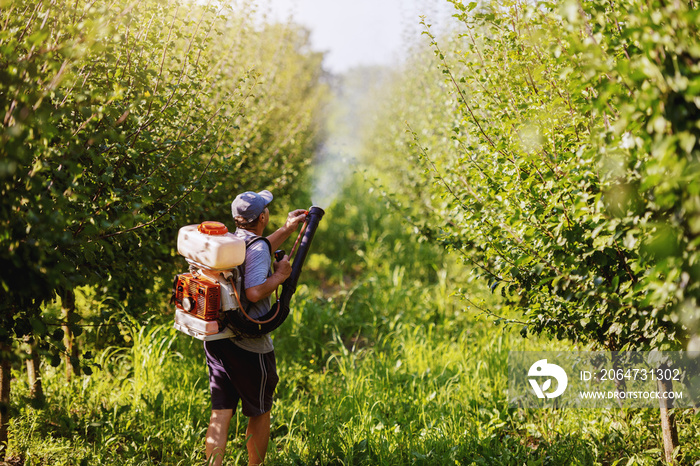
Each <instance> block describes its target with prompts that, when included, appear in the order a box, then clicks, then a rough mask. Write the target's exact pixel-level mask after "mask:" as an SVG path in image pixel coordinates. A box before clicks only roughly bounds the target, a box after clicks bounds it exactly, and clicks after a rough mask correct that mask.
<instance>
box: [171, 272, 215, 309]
mask: <svg viewBox="0 0 700 466" xmlns="http://www.w3.org/2000/svg"><path fill="white" fill-rule="evenodd" d="M174 291H175V306H176V307H177V308H178V309H182V310H183V311H185V312H188V313H190V314H192V315H194V316H197V317H199V318H200V319H204V320H216V319H218V318H219V310H220V309H221V286H220V285H219V284H218V283H214V282H212V281H210V280H208V279H206V278H203V277H196V276H194V275H192V274H191V273H183V274H180V275H178V276H177V280H176V283H175V290H174Z"/></svg>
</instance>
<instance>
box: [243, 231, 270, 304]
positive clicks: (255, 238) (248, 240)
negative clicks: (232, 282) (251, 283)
mask: <svg viewBox="0 0 700 466" xmlns="http://www.w3.org/2000/svg"><path fill="white" fill-rule="evenodd" d="M259 240H263V241H265V244H267V249H268V250H269V251H270V257H272V245H271V244H270V241H269V240H268V239H267V238H265V237H264V236H250V237H248V238H246V240H245V250H246V254H248V248H249V247H250V246H251V245H253V243H256V242H258V241H259ZM238 271H239V274H240V276H241V294H243V295H245V259H244V260H243V263H242V264H241V265H239V266H238Z"/></svg>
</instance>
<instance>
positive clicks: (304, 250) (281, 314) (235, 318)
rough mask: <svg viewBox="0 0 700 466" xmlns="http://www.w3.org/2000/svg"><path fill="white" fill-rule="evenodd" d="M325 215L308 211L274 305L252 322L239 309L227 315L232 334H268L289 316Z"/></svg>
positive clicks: (315, 207) (251, 335)
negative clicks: (297, 246)
mask: <svg viewBox="0 0 700 466" xmlns="http://www.w3.org/2000/svg"><path fill="white" fill-rule="evenodd" d="M324 214H325V212H324V210H323V209H321V208H320V207H317V206H313V207H311V208H310V209H309V214H308V216H307V219H306V230H305V231H304V236H303V237H302V239H301V243H300V244H299V249H297V252H296V256H295V257H294V262H293V263H292V273H291V274H290V275H289V277H288V278H287V279H286V280H285V281H284V283H283V284H282V294H281V295H280V298H279V299H278V300H277V302H276V303H274V304H273V305H272V308H271V309H270V311H269V312H268V313H267V314H265V315H264V316H262V317H259V318H258V319H256V321H252V320H251V319H249V318H248V317H247V315H245V314H244V313H243V312H242V311H241V310H240V309H238V310H236V311H232V312H230V313H228V316H227V317H226V320H225V323H226V325H227V326H229V327H230V328H231V330H233V332H234V333H236V334H238V335H241V336H244V337H256V336H260V335H264V334H266V333H270V332H271V331H273V330H275V329H276V328H277V327H279V326H280V325H282V323H283V322H284V321H285V320H286V319H287V316H288V315H289V302H290V301H291V299H292V295H294V292H295V291H296V289H297V283H298V282H299V275H300V274H301V268H302V267H303V266H304V261H305V260H306V255H307V254H308V252H309V247H310V246H311V241H312V240H313V239H314V234H315V233H316V229H317V228H318V223H319V222H320V221H321V218H322V217H323V215H324Z"/></svg>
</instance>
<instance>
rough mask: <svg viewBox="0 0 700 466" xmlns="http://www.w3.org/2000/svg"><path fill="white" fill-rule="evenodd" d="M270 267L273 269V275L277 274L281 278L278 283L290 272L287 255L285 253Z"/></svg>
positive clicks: (287, 276)
mask: <svg viewBox="0 0 700 466" xmlns="http://www.w3.org/2000/svg"><path fill="white" fill-rule="evenodd" d="M272 267H273V268H274V270H275V275H278V276H279V278H280V279H281V281H280V283H281V282H283V281H285V280H286V279H287V278H289V276H290V275H291V274H292V265H291V264H290V263H289V256H288V255H286V254H285V256H284V257H283V258H282V259H281V260H279V261H277V262H275V263H273V264H272Z"/></svg>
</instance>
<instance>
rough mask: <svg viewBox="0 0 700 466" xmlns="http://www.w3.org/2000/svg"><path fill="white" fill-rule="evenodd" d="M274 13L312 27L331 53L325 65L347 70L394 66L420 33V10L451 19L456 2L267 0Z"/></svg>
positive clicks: (319, 46) (434, 18) (433, 19)
mask: <svg viewBox="0 0 700 466" xmlns="http://www.w3.org/2000/svg"><path fill="white" fill-rule="evenodd" d="M265 3H267V4H269V7H270V9H271V16H272V17H273V18H274V19H278V20H281V21H286V20H288V19H290V18H291V19H293V20H294V21H295V22H297V23H300V24H302V25H304V26H306V27H308V28H309V29H310V30H311V42H312V46H313V48H314V49H315V50H318V51H325V52H326V61H325V66H326V68H327V69H328V70H329V71H331V72H336V73H342V72H344V71H347V70H348V69H350V68H352V67H354V66H357V65H391V64H392V63H395V62H396V61H397V60H400V59H401V57H402V54H401V52H402V50H403V47H402V45H403V44H404V43H405V42H406V41H407V40H409V38H410V37H412V38H414V39H415V38H418V39H419V38H420V32H421V31H422V26H421V25H420V15H425V16H426V19H427V20H428V22H430V23H433V24H435V23H437V22H439V21H443V22H446V21H447V18H448V17H449V14H450V12H451V11H452V10H453V8H454V7H453V6H452V5H451V4H449V3H448V2H447V1H446V0H267V2H263V4H265Z"/></svg>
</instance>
